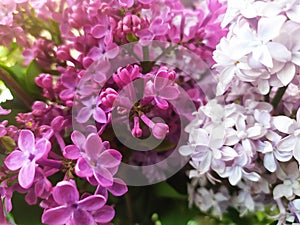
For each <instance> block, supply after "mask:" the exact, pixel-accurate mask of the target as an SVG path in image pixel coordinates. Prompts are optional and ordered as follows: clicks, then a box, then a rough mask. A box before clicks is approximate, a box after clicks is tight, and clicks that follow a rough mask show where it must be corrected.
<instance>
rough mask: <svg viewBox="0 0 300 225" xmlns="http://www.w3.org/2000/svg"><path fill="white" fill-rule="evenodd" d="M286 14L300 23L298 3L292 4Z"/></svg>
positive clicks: (299, 6)
mask: <svg viewBox="0 0 300 225" xmlns="http://www.w3.org/2000/svg"><path fill="white" fill-rule="evenodd" d="M286 15H287V16H288V18H289V19H290V20H292V21H295V22H297V23H300V16H299V15H300V5H296V6H294V7H293V8H292V9H291V10H289V11H287V12H286Z"/></svg>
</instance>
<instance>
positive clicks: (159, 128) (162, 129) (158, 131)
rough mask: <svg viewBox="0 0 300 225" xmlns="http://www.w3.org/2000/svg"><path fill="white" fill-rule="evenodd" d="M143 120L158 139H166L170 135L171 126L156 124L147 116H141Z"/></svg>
mask: <svg viewBox="0 0 300 225" xmlns="http://www.w3.org/2000/svg"><path fill="white" fill-rule="evenodd" d="M141 119H142V120H143V121H144V123H145V124H146V125H147V126H148V127H149V128H150V129H151V130H152V134H153V136H154V137H155V138H157V139H164V138H165V136H166V135H167V134H168V133H169V126H168V125H167V124H165V123H154V122H153V121H152V120H150V119H149V118H148V117H147V116H146V115H145V114H143V115H141Z"/></svg>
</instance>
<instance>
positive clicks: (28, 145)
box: [18, 130, 35, 153]
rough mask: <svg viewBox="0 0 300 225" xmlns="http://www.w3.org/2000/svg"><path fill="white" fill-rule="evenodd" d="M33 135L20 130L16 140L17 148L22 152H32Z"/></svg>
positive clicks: (28, 131)
mask: <svg viewBox="0 0 300 225" xmlns="http://www.w3.org/2000/svg"><path fill="white" fill-rule="evenodd" d="M34 142H35V139H34V135H33V133H32V132H31V131H30V130H21V132H20V135H19V139H18V146H19V148H20V149H21V150H22V151H23V152H30V153H33V152H34V145H35V143H34Z"/></svg>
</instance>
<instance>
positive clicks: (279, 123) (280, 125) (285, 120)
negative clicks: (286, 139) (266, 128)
mask: <svg viewBox="0 0 300 225" xmlns="http://www.w3.org/2000/svg"><path fill="white" fill-rule="evenodd" d="M294 123H295V121H294V120H292V119H291V118H289V117H287V116H275V117H273V125H274V126H275V128H276V129H277V130H279V131H280V132H282V133H285V134H290V129H289V128H290V127H291V126H292V125H293V124H294Z"/></svg>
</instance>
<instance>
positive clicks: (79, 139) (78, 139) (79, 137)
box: [71, 130, 85, 147]
mask: <svg viewBox="0 0 300 225" xmlns="http://www.w3.org/2000/svg"><path fill="white" fill-rule="evenodd" d="M71 139H72V141H73V143H74V144H75V145H77V147H82V145H83V143H84V142H85V136H84V135H83V134H82V133H80V132H79V131H77V130H75V131H73V133H72V135H71Z"/></svg>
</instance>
